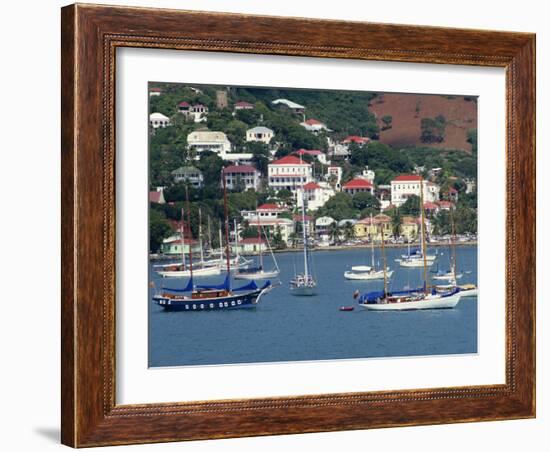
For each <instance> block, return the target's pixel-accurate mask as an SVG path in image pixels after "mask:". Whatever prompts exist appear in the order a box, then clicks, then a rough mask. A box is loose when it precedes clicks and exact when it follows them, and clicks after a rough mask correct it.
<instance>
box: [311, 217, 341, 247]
mask: <svg viewBox="0 0 550 452" xmlns="http://www.w3.org/2000/svg"><path fill="white" fill-rule="evenodd" d="M333 223H336V220H335V219H334V218H331V217H319V218H317V219H316V220H315V234H316V235H317V236H318V237H319V238H320V239H321V240H322V241H327V240H328V239H329V235H330V227H331V225H332V224H333Z"/></svg>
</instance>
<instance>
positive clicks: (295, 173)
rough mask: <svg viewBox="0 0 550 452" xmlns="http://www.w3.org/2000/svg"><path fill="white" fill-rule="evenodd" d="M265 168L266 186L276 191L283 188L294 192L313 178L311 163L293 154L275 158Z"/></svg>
mask: <svg viewBox="0 0 550 452" xmlns="http://www.w3.org/2000/svg"><path fill="white" fill-rule="evenodd" d="M267 168H268V170H267V171H268V186H269V188H271V189H273V190H276V191H279V190H283V189H285V190H290V191H292V192H293V193H295V192H296V190H297V189H299V188H301V187H302V186H303V185H305V184H307V183H308V182H311V181H312V180H313V177H312V174H313V171H312V168H311V164H309V163H305V162H303V161H302V160H300V159H299V158H298V157H296V156H294V155H287V156H286V157H283V158H281V159H279V160H276V161H274V162H272V163H270V164H269V165H268V166H267Z"/></svg>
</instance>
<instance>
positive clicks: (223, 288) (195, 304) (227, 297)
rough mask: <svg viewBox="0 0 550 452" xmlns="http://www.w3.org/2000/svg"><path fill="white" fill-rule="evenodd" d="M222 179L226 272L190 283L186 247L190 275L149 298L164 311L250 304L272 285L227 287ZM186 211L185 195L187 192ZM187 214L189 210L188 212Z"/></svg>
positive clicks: (228, 272)
mask: <svg viewBox="0 0 550 452" xmlns="http://www.w3.org/2000/svg"><path fill="white" fill-rule="evenodd" d="M222 180H223V182H224V210H225V239H226V248H225V253H226V276H225V280H224V281H223V283H221V284H214V285H194V284H193V257H192V254H191V253H192V252H191V251H190V259H189V260H190V273H191V274H190V277H189V281H188V282H187V286H185V287H184V288H183V289H177V288H163V289H162V290H161V292H160V293H158V294H155V295H154V296H153V301H154V302H155V303H156V304H158V305H159V306H161V307H162V308H164V310H166V311H188V312H192V311H195V312H196V311H219V310H224V309H241V308H253V307H255V306H256V305H257V304H258V303H259V302H260V299H261V297H262V296H263V295H264V294H266V293H267V292H269V291H270V290H271V289H272V288H273V285H272V284H271V281H266V282H265V283H264V284H263V285H262V286H261V287H259V286H258V285H257V284H256V282H255V281H250V282H249V283H248V284H246V285H243V286H241V287H237V288H232V287H231V276H230V275H231V252H230V249H229V232H228V231H229V223H228V219H227V191H226V187H225V178H222ZM187 204H188V207H187V211H188V212H190V209H189V197H188V196H187ZM188 215H189V213H188Z"/></svg>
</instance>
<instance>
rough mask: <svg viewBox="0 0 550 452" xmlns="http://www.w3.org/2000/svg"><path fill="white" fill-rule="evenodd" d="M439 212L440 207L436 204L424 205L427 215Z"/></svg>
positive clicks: (426, 203)
mask: <svg viewBox="0 0 550 452" xmlns="http://www.w3.org/2000/svg"><path fill="white" fill-rule="evenodd" d="M438 210H439V206H438V205H437V204H436V203H435V202H425V203H424V211H425V212H426V213H437V212H438Z"/></svg>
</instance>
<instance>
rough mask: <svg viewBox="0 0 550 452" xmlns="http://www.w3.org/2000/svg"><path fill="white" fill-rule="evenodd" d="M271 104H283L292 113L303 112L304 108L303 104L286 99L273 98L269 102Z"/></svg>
mask: <svg viewBox="0 0 550 452" xmlns="http://www.w3.org/2000/svg"><path fill="white" fill-rule="evenodd" d="M271 103H272V104H273V105H284V106H285V107H287V108H290V109H291V110H292V111H293V112H294V113H304V111H305V110H306V107H304V106H303V105H300V104H297V103H296V102H292V101H291V100H288V99H275V100H274V101H272V102H271Z"/></svg>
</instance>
